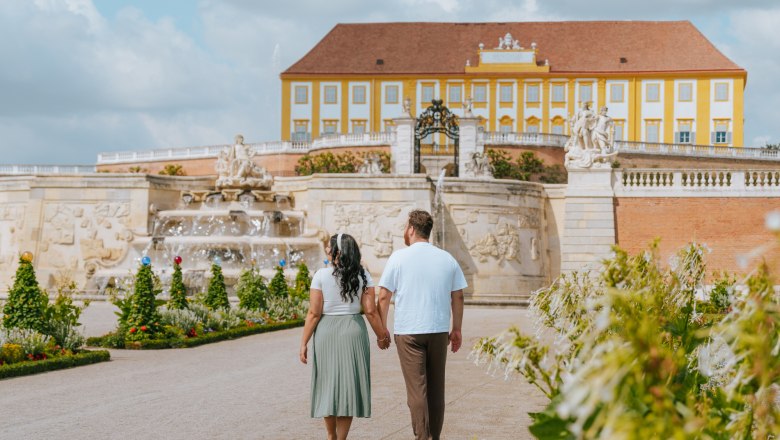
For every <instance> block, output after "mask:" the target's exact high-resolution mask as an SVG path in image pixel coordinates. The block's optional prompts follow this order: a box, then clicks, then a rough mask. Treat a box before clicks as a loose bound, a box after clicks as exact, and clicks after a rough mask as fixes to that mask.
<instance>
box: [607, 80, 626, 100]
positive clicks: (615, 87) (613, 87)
mask: <svg viewBox="0 0 780 440" xmlns="http://www.w3.org/2000/svg"><path fill="white" fill-rule="evenodd" d="M623 89H624V87H623V84H610V85H609V102H623V101H624V99H623Z"/></svg>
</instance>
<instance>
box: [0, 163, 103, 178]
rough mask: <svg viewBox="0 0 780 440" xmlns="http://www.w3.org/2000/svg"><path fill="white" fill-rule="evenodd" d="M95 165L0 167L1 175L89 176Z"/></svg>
mask: <svg viewBox="0 0 780 440" xmlns="http://www.w3.org/2000/svg"><path fill="white" fill-rule="evenodd" d="M94 172H95V166H94V165H0V175H5V176H8V175H30V174H88V173H94Z"/></svg>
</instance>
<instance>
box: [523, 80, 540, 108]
mask: <svg viewBox="0 0 780 440" xmlns="http://www.w3.org/2000/svg"><path fill="white" fill-rule="evenodd" d="M525 102H530V103H538V102H539V84H528V85H526V87H525Z"/></svg>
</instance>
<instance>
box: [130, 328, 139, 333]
mask: <svg viewBox="0 0 780 440" xmlns="http://www.w3.org/2000/svg"><path fill="white" fill-rule="evenodd" d="M136 331H138V330H136V328H135V327H133V328H131V329H130V333H135V332H136Z"/></svg>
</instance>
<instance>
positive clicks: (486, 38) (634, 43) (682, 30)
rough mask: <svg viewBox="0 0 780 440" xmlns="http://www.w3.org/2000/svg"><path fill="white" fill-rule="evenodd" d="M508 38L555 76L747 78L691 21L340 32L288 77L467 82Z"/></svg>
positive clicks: (350, 28) (343, 27)
mask: <svg viewBox="0 0 780 440" xmlns="http://www.w3.org/2000/svg"><path fill="white" fill-rule="evenodd" d="M507 32H509V33H511V34H512V37H513V38H514V39H516V40H519V43H520V45H521V46H523V47H530V46H531V42H536V44H537V49H538V55H537V62H539V63H542V62H543V61H544V60H545V59H548V60H549V63H550V73H556V72H559V73H573V72H583V73H587V72H594V73H598V72H604V73H607V72H627V73H634V72H691V71H707V72H713V71H733V72H737V73H741V74H745V73H746V72H745V70H744V69H742V68H741V67H739V66H738V65H736V64H735V63H734V62H733V61H731V60H729V59H728V58H726V56H725V55H723V54H722V53H721V52H720V51H719V50H718V49H716V48H715V46H713V45H712V43H710V41H709V40H707V38H705V37H704V35H702V34H701V32H699V30H698V29H696V27H695V26H693V24H691V22H689V21H564V22H523V23H365V24H338V25H336V26H335V27H334V28H333V29H332V30H331V31H330V32H329V33H328V34H327V35H326V36H325V37H324V38H323V39H322V40H320V42H319V43H317V45H316V46H314V48H313V49H312V50H311V51H309V53H307V54H306V55H305V56H304V57H303V58H301V59H300V60H299V61H298V62H297V63H295V64H293V65H292V66H291V67H290V68H288V69H287V70H285V71H284V72H283V73H282V75H283V76H284V75H290V74H291V75H297V74H357V75H364V74H371V75H382V74H463V73H464V72H465V69H464V67H465V65H466V60H470V62H471V65H472V66H476V65H477V48H478V45H479V43H484V44H485V48H487V49H492V48H494V47H495V46H497V44H498V39H499V37H502V36H504V34H506V33H507ZM621 57H623V58H626V59H627V62H626V63H621V62H620V58H621ZM377 59H382V60H383V62H384V64H382V65H378V64H377Z"/></svg>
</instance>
